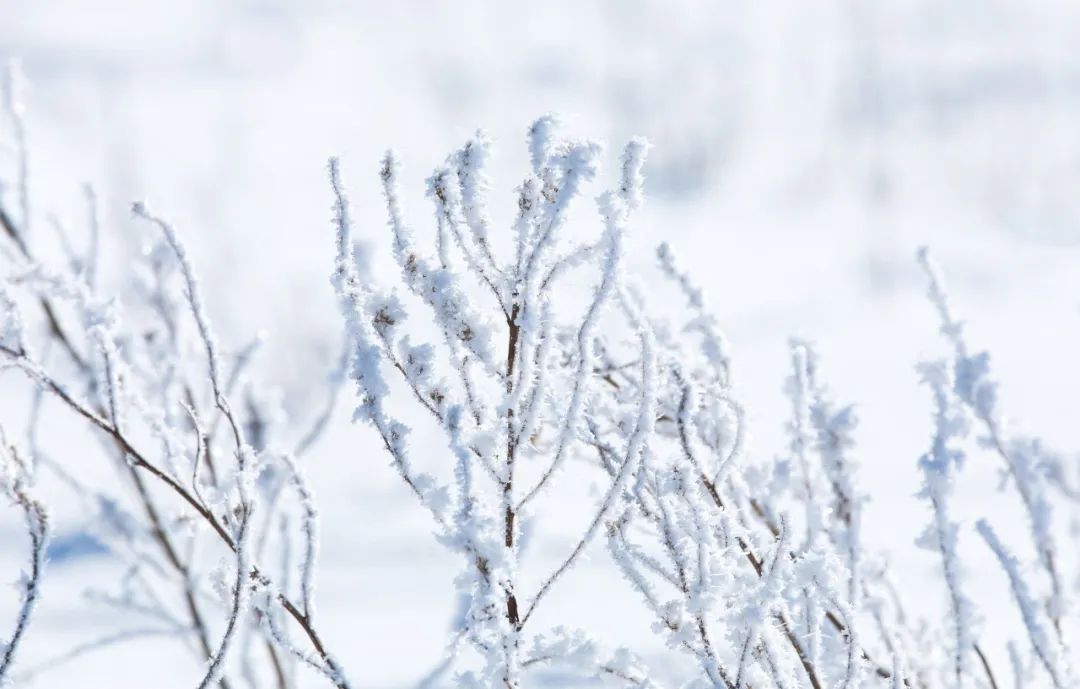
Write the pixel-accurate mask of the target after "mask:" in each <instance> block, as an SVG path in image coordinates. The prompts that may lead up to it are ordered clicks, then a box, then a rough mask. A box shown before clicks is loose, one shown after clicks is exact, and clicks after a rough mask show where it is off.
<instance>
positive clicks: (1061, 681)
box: [976, 519, 1073, 689]
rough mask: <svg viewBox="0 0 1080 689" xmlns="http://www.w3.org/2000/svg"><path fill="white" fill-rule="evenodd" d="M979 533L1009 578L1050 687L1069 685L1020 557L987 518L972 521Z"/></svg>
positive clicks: (1058, 649)
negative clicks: (1033, 596)
mask: <svg viewBox="0 0 1080 689" xmlns="http://www.w3.org/2000/svg"><path fill="white" fill-rule="evenodd" d="M976 528H977V529H978V530H979V534H980V535H981V536H982V537H983V540H985V541H986V545H988V546H989V547H990V550H992V551H993V552H994V555H995V556H996V557H997V559H998V562H999V563H1000V564H1001V568H1002V569H1004V570H1005V574H1006V575H1007V576H1008V578H1009V586H1010V588H1011V589H1012V593H1013V599H1014V600H1015V601H1016V607H1017V608H1019V610H1020V617H1021V618H1022V619H1023V621H1024V628H1025V629H1026V630H1027V633H1028V638H1029V639H1030V640H1031V646H1032V648H1033V649H1034V650H1035V655H1036V656H1037V657H1038V658H1039V662H1040V663H1042V666H1043V668H1044V669H1045V670H1046V672H1047V674H1048V675H1050V680H1051V681H1052V682H1053V685H1054V687H1056V688H1058V689H1061V688H1063V687H1069V686H1073V685H1072V679H1071V673H1070V672H1069V670H1068V669H1067V665H1066V659H1065V654H1064V649H1063V648H1062V646H1061V643H1060V642H1059V641H1058V640H1057V639H1056V638H1055V637H1054V636H1053V635H1052V634H1051V633H1050V632H1049V631H1048V630H1047V629H1046V627H1045V626H1044V625H1043V620H1042V615H1041V613H1040V611H1039V606H1038V604H1037V603H1036V602H1035V599H1034V598H1032V596H1031V592H1030V590H1029V589H1028V583H1027V580H1026V579H1025V578H1024V574H1023V572H1021V571H1020V561H1019V560H1017V559H1016V556H1014V555H1013V554H1012V553H1011V552H1009V550H1008V549H1007V548H1006V547H1005V546H1004V545H1003V544H1002V542H1001V541H1000V540H999V539H998V537H997V534H996V533H994V530H993V528H991V526H990V524H989V522H987V521H986V520H985V519H980V520H979V522H978V523H977V524H976Z"/></svg>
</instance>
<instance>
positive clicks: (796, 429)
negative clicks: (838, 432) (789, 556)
mask: <svg viewBox="0 0 1080 689" xmlns="http://www.w3.org/2000/svg"><path fill="white" fill-rule="evenodd" d="M790 348H791V365H792V372H791V376H790V377H789V378H788V380H787V384H786V385H785V392H786V393H787V394H788V396H789V397H790V398H791V421H790V422H789V423H788V431H789V433H790V435H791V443H790V448H791V453H792V455H794V458H795V460H796V464H797V465H798V471H799V473H800V474H801V478H802V488H803V491H804V492H805V495H804V496H802V498H803V502H804V503H805V506H806V543H805V545H804V547H803V548H802V550H804V551H805V550H809V549H810V548H812V547H813V546H814V544H815V542H816V540H817V537H818V535H819V534H820V533H822V531H823V530H824V528H825V514H824V508H823V505H822V496H820V495H819V493H821V492H822V487H821V485H820V481H819V480H818V476H819V472H817V471H816V470H814V469H813V468H812V467H811V465H810V448H811V447H812V444H813V442H814V436H813V433H812V432H811V424H810V404H811V395H812V392H811V390H810V373H811V370H812V367H813V366H815V365H816V364H815V363H812V362H811V357H812V356H813V351H812V350H810V349H809V348H807V347H806V346H804V345H803V343H801V342H799V341H797V340H792V341H791V343H790Z"/></svg>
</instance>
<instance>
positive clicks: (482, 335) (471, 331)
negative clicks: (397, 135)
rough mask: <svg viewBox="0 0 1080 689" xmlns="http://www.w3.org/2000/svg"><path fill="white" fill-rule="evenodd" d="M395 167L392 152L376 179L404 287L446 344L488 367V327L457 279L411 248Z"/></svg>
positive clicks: (394, 158)
mask: <svg viewBox="0 0 1080 689" xmlns="http://www.w3.org/2000/svg"><path fill="white" fill-rule="evenodd" d="M398 173H399V165H398V162H397V158H396V157H395V156H394V153H393V151H387V153H386V156H385V157H384V158H383V162H382V167H381V168H380V172H379V176H380V178H381V179H382V182H383V196H384V197H385V200H386V208H387V214H388V218H389V220H388V222H389V224H390V229H391V232H392V234H393V238H394V241H393V249H394V250H393V254H394V258H395V260H396V261H397V263H398V266H399V267H400V268H401V271H402V277H403V278H404V282H405V285H406V286H407V287H408V288H409V289H410V290H411V291H412V292H413V293H414V294H415V295H416V296H418V297H419V298H421V299H422V300H423V301H424V302H425V303H427V305H428V306H429V307H430V308H431V310H432V312H433V313H432V315H433V316H434V318H435V324H436V325H437V326H438V327H439V328H440V330H442V332H443V335H444V336H445V338H446V342H447V345H448V346H449V347H451V348H456V347H458V345H459V344H460V346H463V347H464V348H465V349H466V350H468V351H469V352H470V353H472V354H473V355H474V356H475V357H476V358H477V359H478V360H479V361H481V362H482V363H484V364H487V365H489V366H490V365H492V364H493V361H492V350H491V346H492V345H491V336H492V332H491V326H490V324H489V323H488V322H487V321H486V320H485V319H483V318H482V317H481V316H480V315H479V314H477V313H476V312H474V311H473V310H472V309H471V308H470V306H469V303H468V299H467V298H466V296H465V293H464V291H463V290H462V288H461V286H460V284H459V280H458V276H457V275H456V273H454V272H453V271H452V270H450V269H449V268H436V267H435V266H433V265H431V262H430V261H429V260H428V259H426V258H424V257H423V256H421V255H420V253H419V251H418V249H417V248H416V247H415V246H414V245H413V241H412V232H411V231H410V230H409V228H408V226H407V225H406V223H405V219H404V216H403V214H402V210H401V202H400V194H399V192H398V181H397V178H398Z"/></svg>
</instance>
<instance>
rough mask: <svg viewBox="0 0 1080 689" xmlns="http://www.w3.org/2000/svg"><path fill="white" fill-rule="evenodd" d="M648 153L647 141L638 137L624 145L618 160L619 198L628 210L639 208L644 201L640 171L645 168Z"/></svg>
mask: <svg viewBox="0 0 1080 689" xmlns="http://www.w3.org/2000/svg"><path fill="white" fill-rule="evenodd" d="M648 153H649V142H648V140H646V139H644V138H643V137H640V136H639V137H634V138H633V139H631V140H630V142H629V143H627V144H626V148H625V149H623V154H622V157H621V158H620V159H619V164H620V167H621V170H620V181H619V196H620V197H621V198H622V200H623V202H624V203H625V204H626V206H627V207H628V208H632V209H637V208H640V207H641V204H642V202H643V201H644V199H645V176H644V175H643V174H641V171H642V169H643V168H644V167H645V158H646V157H647V156H648Z"/></svg>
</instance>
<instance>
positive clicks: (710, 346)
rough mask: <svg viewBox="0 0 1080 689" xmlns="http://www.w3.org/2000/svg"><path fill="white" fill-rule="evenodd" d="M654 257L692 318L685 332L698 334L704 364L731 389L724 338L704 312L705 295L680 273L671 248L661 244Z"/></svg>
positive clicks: (729, 364) (714, 318)
mask: <svg viewBox="0 0 1080 689" xmlns="http://www.w3.org/2000/svg"><path fill="white" fill-rule="evenodd" d="M656 257H657V260H658V261H659V264H660V270H661V272H662V273H663V274H664V276H665V277H667V278H668V279H669V280H671V281H672V282H674V283H675V284H676V285H678V287H679V289H680V290H681V291H682V293H683V296H685V297H686V302H687V305H688V306H689V307H690V310H691V312H692V313H693V314H694V318H693V319H692V320H691V321H690V322H689V323H687V324H686V327H685V328H684V330H686V331H687V332H697V333H698V334H699V335H700V337H701V353H702V355H703V356H704V358H705V361H706V362H707V363H708V364H709V366H710V367H711V368H712V370H713V373H714V375H715V376H716V378H717V380H718V381H719V383H720V385H722V386H724V387H728V386H730V385H731V355H730V347H729V345H728V343H727V340H726V339H725V337H724V334H723V333H722V332H721V331H720V328H719V326H718V325H717V322H716V317H715V316H713V315H712V314H711V313H710V312H709V311H708V310H706V308H705V298H704V293H703V292H702V290H701V288H700V287H698V286H697V285H696V284H694V282H693V280H692V279H691V278H690V276H689V275H688V274H687V273H685V272H683V271H682V270H681V269H680V268H679V267H678V265H677V264H676V262H675V254H674V252H673V251H672V249H671V246H670V245H668V244H667V242H664V243H663V244H661V245H660V246H658V247H657V248H656Z"/></svg>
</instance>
